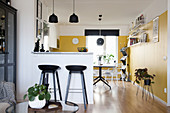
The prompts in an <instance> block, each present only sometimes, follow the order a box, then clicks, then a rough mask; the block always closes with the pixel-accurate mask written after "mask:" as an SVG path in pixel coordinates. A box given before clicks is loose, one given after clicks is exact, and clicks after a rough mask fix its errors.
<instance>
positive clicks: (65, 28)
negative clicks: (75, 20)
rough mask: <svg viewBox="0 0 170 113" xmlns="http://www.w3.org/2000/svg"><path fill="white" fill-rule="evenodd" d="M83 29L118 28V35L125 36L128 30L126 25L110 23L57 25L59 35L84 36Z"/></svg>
mask: <svg viewBox="0 0 170 113" xmlns="http://www.w3.org/2000/svg"><path fill="white" fill-rule="evenodd" d="M85 29H120V36H127V35H128V32H129V26H128V25H110V26H99V25H98V26H91V25H78V24H77V25H73V24H70V25H59V30H60V36H75V35H76V36H84V30H85Z"/></svg>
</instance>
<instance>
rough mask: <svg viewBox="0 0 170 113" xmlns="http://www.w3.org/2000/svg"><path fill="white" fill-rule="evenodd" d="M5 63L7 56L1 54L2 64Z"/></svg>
mask: <svg viewBox="0 0 170 113" xmlns="http://www.w3.org/2000/svg"><path fill="white" fill-rule="evenodd" d="M4 63H5V54H0V64H4Z"/></svg>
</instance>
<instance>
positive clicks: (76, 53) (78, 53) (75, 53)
mask: <svg viewBox="0 0 170 113" xmlns="http://www.w3.org/2000/svg"><path fill="white" fill-rule="evenodd" d="M31 53H32V54H69V55H70V54H74V55H92V54H93V53H92V52H31Z"/></svg>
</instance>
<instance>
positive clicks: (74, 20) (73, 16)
mask: <svg viewBox="0 0 170 113" xmlns="http://www.w3.org/2000/svg"><path fill="white" fill-rule="evenodd" d="M69 22H70V23H78V22H79V19H78V16H77V15H76V14H75V0H73V14H72V15H71V16H70V19H69Z"/></svg>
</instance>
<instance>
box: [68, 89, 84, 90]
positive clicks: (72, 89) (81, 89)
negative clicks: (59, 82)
mask: <svg viewBox="0 0 170 113" xmlns="http://www.w3.org/2000/svg"><path fill="white" fill-rule="evenodd" d="M69 90H83V89H69Z"/></svg>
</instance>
